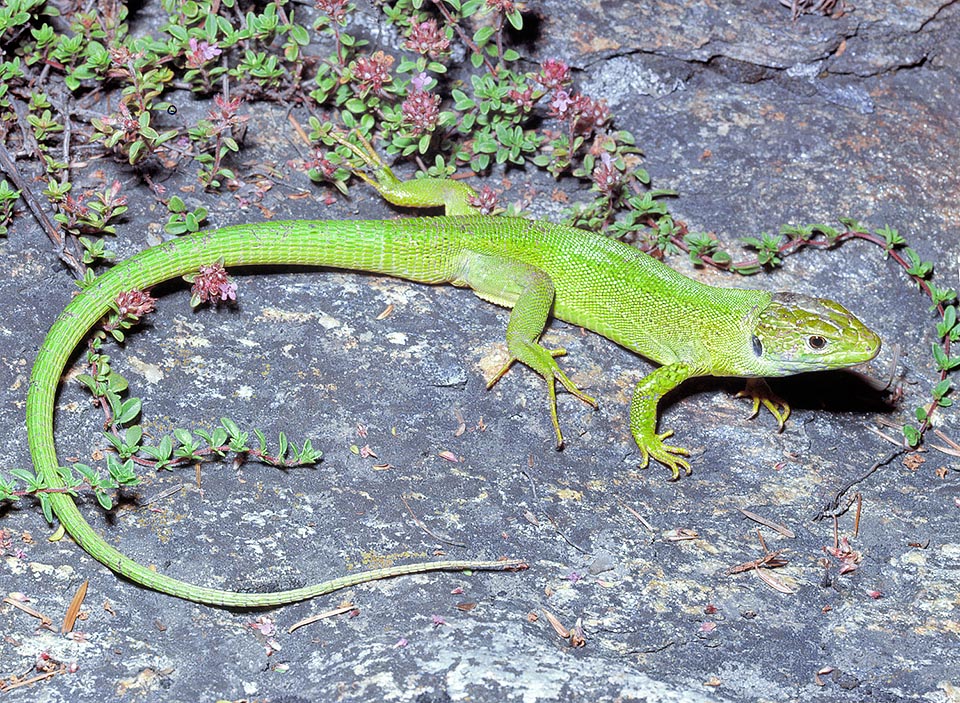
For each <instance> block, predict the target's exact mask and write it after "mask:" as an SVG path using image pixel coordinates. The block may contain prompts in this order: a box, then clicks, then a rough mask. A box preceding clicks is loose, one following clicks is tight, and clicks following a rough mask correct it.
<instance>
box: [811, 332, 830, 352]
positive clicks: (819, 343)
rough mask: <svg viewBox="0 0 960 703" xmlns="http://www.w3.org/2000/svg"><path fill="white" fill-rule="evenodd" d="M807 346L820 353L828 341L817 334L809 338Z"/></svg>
mask: <svg viewBox="0 0 960 703" xmlns="http://www.w3.org/2000/svg"><path fill="white" fill-rule="evenodd" d="M807 346H809V347H810V348H811V349H814V350H816V351H820V350H821V349H823V348H824V347H825V346H827V340H826V339H825V338H823V337H821V336H820V335H818V334H815V335H813V336H811V337H807Z"/></svg>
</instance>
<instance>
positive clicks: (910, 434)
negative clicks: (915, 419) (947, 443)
mask: <svg viewBox="0 0 960 703" xmlns="http://www.w3.org/2000/svg"><path fill="white" fill-rule="evenodd" d="M903 437H904V439H905V440H907V444H908V445H909V446H911V447H917V446H919V445H920V440H921V439H923V435H921V434H920V430H918V429H917V428H916V427H914V426H913V425H904V426H903Z"/></svg>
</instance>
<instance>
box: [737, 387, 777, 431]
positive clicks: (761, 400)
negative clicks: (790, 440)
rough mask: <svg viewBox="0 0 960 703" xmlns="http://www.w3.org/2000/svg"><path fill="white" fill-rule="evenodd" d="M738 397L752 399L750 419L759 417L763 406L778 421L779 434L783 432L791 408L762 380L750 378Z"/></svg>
mask: <svg viewBox="0 0 960 703" xmlns="http://www.w3.org/2000/svg"><path fill="white" fill-rule="evenodd" d="M736 397H737V398H750V399H751V400H752V401H753V409H752V410H751V412H750V419H753V418H755V417H756V416H757V413H759V412H760V406H761V405H763V407H765V408H766V409H767V410H769V411H770V414H771V415H773V417H774V418H775V419H776V421H777V424H778V425H779V427H778V428H777V432H783V426H784V424H785V423H786V421H787V418H788V417H790V406H789V405H788V404H787V402H786V401H785V400H783V399H782V398H780V397H779V396H777V395H776V394H775V393H774V392H773V391H772V390H770V386H769V385H767V382H766V381H764V380H763V379H762V378H748V379H747V387H746V388H744V389H743V390H742V391H740V392H739V393H737V395H736Z"/></svg>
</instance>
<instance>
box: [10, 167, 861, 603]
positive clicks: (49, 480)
mask: <svg viewBox="0 0 960 703" xmlns="http://www.w3.org/2000/svg"><path fill="white" fill-rule="evenodd" d="M368 165H372V164H369V163H368ZM374 166H375V171H376V180H370V182H371V183H372V184H373V185H374V186H375V187H376V188H377V189H378V190H379V191H380V193H381V194H382V195H383V196H384V197H386V198H387V199H388V200H390V201H391V202H394V203H397V204H401V205H441V204H443V205H446V206H447V207H448V211H454V212H465V211H467V210H468V208H467V206H466V205H465V204H464V201H465V199H466V198H467V197H469V195H470V193H471V192H472V191H470V190H469V188H467V187H466V186H462V185H460V184H455V185H454V186H451V185H450V182H449V181H439V182H437V181H432V182H431V181H429V180H421V181H412V182H409V183H401V182H400V181H397V180H396V179H394V178H393V176H392V174H391V173H390V172H389V170H388V169H386V167H385V166H382V165H374ZM451 198H452V199H453V203H451ZM451 205H452V207H451ZM219 259H222V260H223V263H224V265H225V266H226V267H228V268H229V267H232V266H241V265H243V266H246V265H255V264H274V265H277V264H279V265H309V266H329V267H335V268H340V269H348V270H355V271H369V272H375V273H380V274H384V275H388V276H396V277H399V278H405V279H409V280H412V281H419V282H422V283H432V284H435V283H450V284H453V285H455V286H468V287H470V288H472V289H473V290H474V292H475V293H476V294H477V295H478V296H480V297H481V298H483V299H485V300H488V301H491V302H493V303H496V304H498V305H503V306H507V307H510V308H512V312H511V313H510V320H509V323H508V326H507V347H508V351H509V354H510V357H511V361H510V362H508V364H507V365H506V366H505V367H504V371H506V369H507V368H508V367H509V366H510V363H512V362H513V361H520V362H522V363H523V364H525V365H527V366H529V367H530V368H532V369H533V370H535V371H536V372H537V373H539V374H540V375H541V376H543V377H544V378H545V379H546V381H547V389H548V392H549V402H550V412H551V419H552V422H553V426H554V429H555V432H556V436H557V442H558V445H562V442H563V437H562V435H561V433H560V427H559V423H558V421H557V416H556V400H555V395H554V386H555V382H556V381H560V383H561V384H562V385H563V386H564V387H565V388H566V389H567V390H568V391H570V392H572V393H574V394H576V395H577V396H578V397H580V398H581V399H583V400H584V401H585V402H588V403H590V404H592V405H595V401H594V400H593V399H592V398H590V397H589V396H587V395H586V394H584V393H583V392H582V391H580V390H579V389H578V388H577V387H576V386H575V385H574V384H573V383H572V382H571V381H570V379H569V378H568V377H567V376H566V374H564V373H563V371H561V370H560V368H559V366H558V365H557V362H556V360H555V357H557V356H560V355H561V354H562V353H563V350H547V349H545V348H544V347H542V346H541V345H540V344H539V338H540V335H541V333H542V332H543V329H544V326H545V324H546V321H547V318H548V316H549V315H550V314H551V313H552V314H553V315H554V316H555V317H557V318H559V319H561V320H565V321H567V322H570V323H572V324H575V325H580V326H582V327H585V328H587V329H590V330H593V331H594V332H597V333H599V334H601V335H603V336H605V337H608V338H609V339H611V340H613V341H614V342H617V343H618V344H621V345H623V346H624V347H626V348H628V349H631V350H633V351H635V352H637V353H638V354H641V355H643V356H645V357H647V358H649V359H652V360H653V361H656V362H658V363H659V364H660V365H661V366H660V368H658V369H657V370H656V371H654V372H653V373H651V374H649V375H648V376H647V377H645V378H644V379H643V380H641V381H640V383H639V384H638V385H637V389H636V393H635V395H634V400H633V403H632V406H631V411H630V426H631V430H632V432H633V436H634V438H635V439H636V441H637V445H638V446H639V448H640V451H641V454H642V461H643V465H646V463H647V462H648V460H649V457H651V456H652V457H653V458H654V459H656V460H657V461H659V462H661V463H663V464H664V465H665V466H667V467H668V468H669V469H670V470H671V473H672V476H673V477H674V478H676V477H677V476H678V475H679V469H680V468H689V465H688V463H687V462H686V461H685V460H684V459H682V458H681V457H682V456H683V455H685V454H686V450H684V449H682V448H680V447H674V446H670V445H665V444H664V443H663V439H664V438H665V437H667V436H669V434H670V432H663V433H661V434H657V432H656V422H657V417H656V412H657V403H658V402H659V400H660V398H661V397H662V396H663V395H664V394H665V393H667V392H669V391H670V390H671V389H673V388H675V387H676V386H677V385H679V384H680V383H682V382H683V381H684V380H686V379H687V378H689V377H691V376H702V375H723V376H745V377H760V376H781V375H787V374H791V373H798V372H801V371H812V370H817V369H831V368H839V367H843V366H849V365H852V364H856V363H860V362H863V361H867V360H869V359H871V358H873V356H875V355H876V353H877V351H878V350H879V346H880V340H879V338H878V337H877V335H875V334H874V333H873V332H871V331H870V330H868V329H867V328H866V327H865V326H864V325H863V324H862V323H861V322H859V321H858V320H857V319H856V318H855V317H854V316H853V315H851V314H850V313H849V312H847V311H846V310H844V309H843V308H842V307H841V306H840V305H838V304H837V303H833V302H831V301H823V300H819V299H814V298H808V297H805V296H799V295H796V294H771V293H768V292H764V291H760V290H735V289H724V288H715V287H711V286H707V285H704V284H701V283H698V282H696V281H693V280H691V279H689V278H686V277H684V276H682V275H680V274H679V273H677V272H675V271H673V270H672V269H670V268H668V267H667V266H665V265H664V264H663V263H661V262H659V261H657V260H655V259H653V258H651V257H650V256H648V255H646V254H644V253H642V252H640V251H638V250H637V249H634V248H632V247H629V246H627V245H624V244H622V243H619V242H616V241H613V240H610V239H608V238H606V237H602V236H599V235H596V234H592V233H589V232H584V231H582V230H577V229H573V228H570V227H565V226H560V225H554V224H548V223H544V222H534V221H529V220H524V219H513V218H505V217H493V216H482V215H478V216H456V217H432V218H415V219H401V220H394V221H318V222H308V221H295V222H270V223H263V224H253V225H241V226H235V227H227V228H224V229H220V230H216V231H213V232H200V233H197V234H194V235H192V236H189V237H184V238H181V239H177V240H174V241H171V242H167V243H165V244H161V245H159V246H156V247H153V248H151V249H148V250H146V251H144V252H141V253H140V254H138V255H136V256H134V257H132V258H130V259H128V260H127V261H125V262H123V263H121V264H118V265H117V266H115V267H113V268H112V269H110V270H109V271H107V272H106V273H105V274H103V275H102V276H100V277H99V278H98V279H97V280H96V282H95V283H94V284H93V285H92V286H91V287H89V288H88V289H86V290H84V291H83V292H82V293H80V294H79V295H77V296H76V297H75V298H74V299H73V300H72V301H71V302H70V304H69V305H68V306H67V307H66V309H65V310H64V311H63V312H62V313H61V315H60V316H59V317H58V318H57V320H56V322H55V323H54V325H53V327H52V328H51V330H50V332H49V334H48V335H47V337H46V339H45V340H44V343H43V346H42V347H41V349H40V351H39V353H38V356H37V361H36V363H35V365H34V368H33V373H32V376H31V380H30V390H29V394H28V397H27V430H28V435H29V442H30V450H31V453H32V455H33V461H34V466H35V468H36V471H37V473H38V474H39V475H40V476H41V477H42V478H43V480H44V483H45V485H46V486H48V487H60V486H62V485H63V482H62V480H61V478H60V476H59V474H58V471H57V467H58V465H59V463H58V459H57V455H56V450H55V448H54V438H53V412H54V401H55V397H56V391H57V386H58V383H59V380H60V377H61V374H62V373H63V369H64V367H65V366H66V363H67V361H68V359H69V358H70V355H71V353H72V350H73V349H74V348H75V347H76V346H77V345H78V344H79V343H80V342H81V341H82V339H83V338H84V336H85V335H86V334H87V332H88V331H89V330H90V329H91V327H93V325H95V324H96V323H97V321H98V320H100V319H101V317H102V316H103V315H105V314H106V313H107V312H108V310H109V307H110V303H111V301H113V300H114V299H115V298H116V296H117V295H118V294H119V293H121V292H123V291H129V290H143V289H146V288H149V287H151V286H153V285H156V284H157V283H160V282H162V281H165V280H168V279H171V278H176V277H179V276H182V275H184V274H188V273H192V272H195V271H196V270H197V269H198V268H199V267H200V266H201V265H205V264H210V263H212V262H215V261H217V260H219ZM501 375H502V372H501V374H498V375H497V377H496V378H495V379H494V381H495V380H496V379H497V378H499V377H500V376H501ZM757 402H763V403H764V404H765V405H766V406H767V407H769V408H770V409H771V410H772V411H773V412H774V413H775V414H778V410H777V408H776V406H775V405H773V403H772V401H770V399H769V398H762V399H759V400H758V401H757ZM778 417H783V416H780V415H778ZM50 499H51V504H52V507H53V510H54V512H55V514H56V515H57V517H58V518H59V519H60V522H61V523H62V524H63V526H64V527H65V528H66V530H67V531H68V532H69V533H70V534H71V535H72V536H73V537H74V539H75V540H76V541H77V543H78V544H80V546H81V547H83V549H85V550H86V551H87V552H89V553H90V554H91V555H92V556H93V557H95V558H96V559H98V560H100V561H101V562H102V563H104V564H106V565H107V566H108V567H110V568H111V569H113V570H114V571H116V572H117V573H120V574H122V575H124V576H126V577H127V578H129V579H130V580H132V581H135V582H136V583H139V584H142V585H144V586H147V587H149V588H153V589H156V590H158V591H162V592H164V593H169V594H170V595H174V596H177V597H180V598H185V599H188V600H193V601H198V602H202V603H210V604H214V605H224V606H234V607H264V606H274V605H279V604H282V603H289V602H292V601H297V600H302V599H305V598H311V597H313V596H316V595H320V594H323V593H328V592H330V591H333V590H335V589H338V588H343V587H345V586H350V585H353V584H357V583H361V582H364V581H369V580H374V579H378V578H384V577H386V576H396V575H400V574H407V573H415V572H421V571H427V570H435V569H501V568H505V567H511V566H517V565H518V562H515V561H510V562H502V561H501V562H459V561H452V562H432V563H424V564H412V565H406V566H399V567H393V568H388V569H380V570H376V571H369V572H362V573H357V574H354V575H350V576H347V577H343V578H338V579H334V580H332V581H328V582H326V583H322V584H319V585H316V586H312V587H307V588H301V589H296V590H292V591H283V592H278V593H264V594H254V593H235V592H232V591H224V590H217V589H210V588H201V587H197V586H193V585H191V584H187V583H184V582H181V581H178V580H176V579H173V578H170V577H167V576H164V575H162V574H158V573H156V572H154V571H151V570H150V569H147V568H146V567H144V566H141V565H140V564H138V563H136V562H134V561H133V560H131V559H129V558H127V557H125V556H124V555H122V554H121V553H120V552H118V551H117V550H116V549H114V548H113V547H111V546H110V545H109V544H107V543H106V542H105V541H104V540H103V538H102V537H100V536H99V535H98V534H97V533H96V532H94V530H93V529H92V528H91V527H90V525H89V524H88V523H87V522H86V521H85V520H84V518H83V517H82V515H81V514H80V513H79V511H78V510H77V507H76V505H75V504H74V502H73V499H72V498H71V497H70V496H69V495H66V494H62V493H59V494H58V493H55V494H51V495H50Z"/></svg>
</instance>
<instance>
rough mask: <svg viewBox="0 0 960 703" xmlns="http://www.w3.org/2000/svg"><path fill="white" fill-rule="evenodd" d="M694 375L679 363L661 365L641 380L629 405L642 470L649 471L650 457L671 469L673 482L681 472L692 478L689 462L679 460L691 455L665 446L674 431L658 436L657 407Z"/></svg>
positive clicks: (689, 367) (681, 449) (685, 365)
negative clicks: (647, 468) (664, 397)
mask: <svg viewBox="0 0 960 703" xmlns="http://www.w3.org/2000/svg"><path fill="white" fill-rule="evenodd" d="M693 375H694V370H693V368H692V367H691V366H689V365H688V364H684V363H679V362H678V363H674V364H668V365H666V366H661V367H660V368H659V369H657V370H656V371H654V372H652V373H650V374H648V375H646V376H644V377H643V379H641V380H640V382H639V383H638V384H637V387H636V389H635V390H634V392H633V401H632V402H631V403H630V431H631V432H632V433H633V438H634V439H635V440H636V442H637V446H638V447H640V453H641V454H642V457H643V458H642V460H641V462H640V468H646V466H647V464H648V463H649V462H650V457H653V458H654V459H656V460H657V461H659V462H660V463H661V464H663V465H664V466H666V467H667V468H668V469H670V473H671V474H672V475H671V477H670V480H671V481H676V480H677V479H678V478H680V469H684V470H685V471H686V472H687V475H688V476H689V475H690V463H689V462H688V461H686V460H685V459H681V458H680V457H681V456H689V455H690V452H689V451H687V450H686V449H684V448H683V447H675V446H672V445H669V444H664V443H663V440H665V439H666V438H667V437H669V436H670V435H672V434H673V430H667V431H665V432H661V433H660V434H657V404H658V403H659V402H660V399H661V398H662V397H663V396H664V395H666V394H667V393H669V392H670V391H672V390H673V389H674V388H676V387H677V386H679V385H680V384H681V383H683V382H684V381H686V380H687V379H688V378H690V377H691V376H693Z"/></svg>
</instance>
